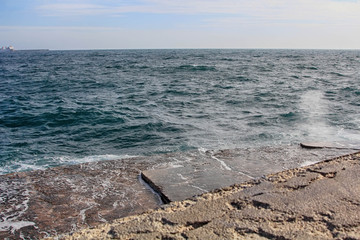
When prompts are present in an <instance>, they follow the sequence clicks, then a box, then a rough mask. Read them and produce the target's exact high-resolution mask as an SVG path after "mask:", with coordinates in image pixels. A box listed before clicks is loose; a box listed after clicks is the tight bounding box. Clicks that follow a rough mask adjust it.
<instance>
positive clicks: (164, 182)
mask: <svg viewBox="0 0 360 240" xmlns="http://www.w3.org/2000/svg"><path fill="white" fill-rule="evenodd" d="M315 144H316V148H315V147H312V148H311V149H307V148H302V147H300V146H297V145H293V146H281V147H262V148H248V149H231V150H230V149H227V150H219V151H204V152H200V153H199V154H197V155H196V156H191V155H188V156H186V155H184V156H182V158H178V159H177V162H176V164H174V163H172V164H168V165H163V166H161V167H159V168H157V169H152V170H146V171H143V172H142V177H143V178H144V180H145V181H146V182H148V183H149V184H150V185H151V186H152V187H153V188H154V189H155V190H156V191H158V192H159V194H160V195H161V196H162V198H163V200H164V201H165V202H170V201H181V200H184V199H186V198H190V197H193V196H195V195H199V194H202V193H205V192H208V191H211V190H214V189H217V188H223V187H227V186H230V185H232V184H234V183H241V182H245V181H249V180H252V179H256V178H259V177H261V176H264V175H267V174H270V173H274V172H280V171H283V170H286V169H291V168H296V167H300V166H305V165H309V164H312V163H316V162H319V161H322V160H326V159H331V158H334V157H337V156H341V155H344V154H348V153H353V152H356V151H357V150H353V149H338V148H329V147H327V148H320V144H317V143H314V145H315ZM307 146H313V145H310V144H308V145H307ZM321 146H323V145H321Z"/></svg>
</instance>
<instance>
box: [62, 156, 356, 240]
mask: <svg viewBox="0 0 360 240" xmlns="http://www.w3.org/2000/svg"><path fill="white" fill-rule="evenodd" d="M359 171H360V154H359V153H358V154H354V155H348V156H345V157H341V158H337V159H334V160H330V161H325V162H320V163H317V164H315V165H311V166H308V167H304V168H298V169H291V170H287V171H283V172H280V173H276V174H271V175H268V176H267V177H264V178H262V179H260V180H258V181H250V182H247V183H246V184H236V185H233V186H231V187H227V188H224V189H221V190H218V191H214V192H210V193H205V194H203V195H201V196H199V197H197V198H194V199H190V200H184V201H181V202H173V203H171V204H168V205H167V206H164V207H163V208H161V209H157V210H154V211H149V212H147V213H144V214H141V215H138V216H133V217H126V218H123V219H118V220H116V221H114V222H113V223H112V224H104V225H101V226H98V227H96V228H94V229H86V230H83V231H80V232H77V233H75V234H72V235H68V236H65V237H64V238H62V239H69V240H77V239H79V240H81V239H115V238H116V239H134V240H135V239H139V240H140V239H141V240H144V239H149V240H150V239H319V240H320V239H360V214H359V213H360V187H359V186H360V175H359Z"/></svg>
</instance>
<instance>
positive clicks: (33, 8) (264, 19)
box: [0, 0, 360, 50]
mask: <svg viewBox="0 0 360 240" xmlns="http://www.w3.org/2000/svg"><path fill="white" fill-rule="evenodd" d="M8 45H13V46H14V47H15V49H39V48H41V49H44V48H46V49H52V50H61V49H64V50H73V49H144V48H145V49H153V48H155V49H158V48H160V49H164V48H165V49H166V48H291V49H360V0H359V1H358V0H218V1H215V0H206V1H205V0H171V1H170V0H132V1H130V0H62V1H60V0H0V47H1V46H8Z"/></svg>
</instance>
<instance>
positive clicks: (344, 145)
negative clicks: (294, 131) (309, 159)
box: [300, 142, 360, 150]
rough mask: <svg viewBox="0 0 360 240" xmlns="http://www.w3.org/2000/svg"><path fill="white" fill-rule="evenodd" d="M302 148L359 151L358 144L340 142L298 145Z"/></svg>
mask: <svg viewBox="0 0 360 240" xmlns="http://www.w3.org/2000/svg"><path fill="white" fill-rule="evenodd" d="M300 145H301V146H302V147H304V148H337V149H354V150H360V145H359V144H353V143H346V142H344V143H340V142H304V143H300Z"/></svg>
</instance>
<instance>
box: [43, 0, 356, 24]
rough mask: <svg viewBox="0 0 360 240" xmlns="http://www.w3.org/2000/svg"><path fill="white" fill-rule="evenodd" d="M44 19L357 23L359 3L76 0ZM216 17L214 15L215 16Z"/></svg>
mask: <svg viewBox="0 0 360 240" xmlns="http://www.w3.org/2000/svg"><path fill="white" fill-rule="evenodd" d="M38 10H39V11H40V13H41V14H42V15H46V16H69V15H74V16H83V15H119V14H124V13H154V14H193V15H198V16H201V15H202V14H205V15H207V16H206V18H209V17H211V16H213V15H218V14H220V15H228V16H222V17H223V20H221V19H220V18H219V17H217V18H214V21H218V22H219V23H220V22H221V21H228V20H227V19H234V18H238V19H240V18H241V19H247V20H246V22H249V21H252V22H253V23H259V22H267V23H272V22H274V23H279V22H286V23H290V24H291V23H292V22H294V21H297V22H308V23H311V22H312V23H315V24H319V23H321V22H322V23H331V24H336V23H337V24H340V23H342V24H360V14H359V13H360V3H359V2H357V1H333V0H317V1H313V0H292V1H289V0H222V1H218V0H171V1H170V0H141V1H111V0H104V1H101V2H96V3H94V1H90V0H88V1H86V0H80V1H79V0H78V1H75V2H74V1H73V3H69V2H67V3H57V2H55V3H47V4H44V5H41V6H38ZM214 17H215V16H214Z"/></svg>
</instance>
